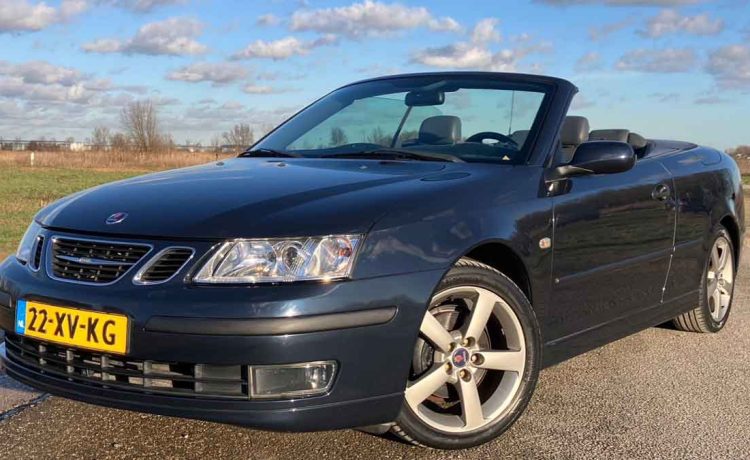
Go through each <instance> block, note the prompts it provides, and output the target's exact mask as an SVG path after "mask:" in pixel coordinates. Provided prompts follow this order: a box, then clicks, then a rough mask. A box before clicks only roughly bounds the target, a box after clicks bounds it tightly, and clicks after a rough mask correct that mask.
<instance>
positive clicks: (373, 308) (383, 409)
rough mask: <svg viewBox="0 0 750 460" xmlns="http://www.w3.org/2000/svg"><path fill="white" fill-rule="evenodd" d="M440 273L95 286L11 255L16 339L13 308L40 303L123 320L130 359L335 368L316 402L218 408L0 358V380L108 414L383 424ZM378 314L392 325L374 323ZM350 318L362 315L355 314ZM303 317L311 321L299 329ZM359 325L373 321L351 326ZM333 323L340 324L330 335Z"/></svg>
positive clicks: (8, 297) (8, 323) (276, 424)
mask: <svg viewBox="0 0 750 460" xmlns="http://www.w3.org/2000/svg"><path fill="white" fill-rule="evenodd" d="M442 275H443V272H442V270H437V271H429V272H420V273H412V274H404V275H396V276H388V277H380V278H371V279H366V280H353V281H347V282H341V283H332V284H294V285H282V286H256V287H237V286H234V287H218V286H211V287H195V286H189V285H185V284H183V283H181V282H172V283H166V284H164V285H156V286H133V285H132V283H128V282H126V281H125V280H123V281H122V282H118V283H115V284H113V285H110V286H107V287H102V286H89V285H79V284H70V283H64V282H59V281H55V280H53V279H50V278H48V277H47V276H46V274H45V273H44V270H40V271H39V272H32V271H30V270H28V269H27V268H26V267H24V266H22V265H20V264H18V263H17V262H16V261H15V259H14V258H9V259H7V260H6V261H5V262H3V263H2V264H0V327H1V328H2V329H4V330H5V331H6V333H9V334H13V329H14V328H13V326H14V324H13V323H14V318H15V304H16V302H17V301H18V300H19V299H28V300H38V301H41V302H46V303H50V304H55V305H63V306H70V307H77V308H85V309H90V310H94V311H101V312H111V313H120V314H125V315H128V316H129V318H130V322H131V331H130V338H129V343H130V347H129V351H128V354H127V358H129V359H133V360H153V361H160V362H181V363H204V364H210V365H217V366H218V365H227V366H229V365H242V366H247V365H262V364H288V363H299V362H308V361H321V360H335V361H336V363H337V365H338V372H337V375H336V376H335V380H334V382H333V386H332V387H331V390H330V392H329V393H327V394H325V395H322V396H315V397H310V398H304V399H297V400H274V401H270V400H252V399H250V398H248V400H237V399H232V400H226V399H220V398H216V399H213V398H195V397H189V396H171V395H164V394H152V393H149V392H147V391H130V390H127V389H125V390H123V389H121V388H109V387H107V386H106V385H103V384H101V385H92V384H91V383H87V382H81V381H78V380H75V379H73V380H72V381H71V379H67V378H64V376H60V375H54V374H52V373H49V372H47V373H45V372H43V370H42V369H40V368H35V367H33V366H29V365H26V363H24V362H22V361H20V360H14V359H12V358H9V357H8V356H7V353H6V355H5V356H2V357H0V359H2V360H3V362H4V363H5V366H6V368H7V372H8V374H9V375H10V376H11V377H13V378H15V379H17V380H19V381H21V382H23V383H26V384H28V385H31V386H33V387H36V388H39V389H40V390H43V391H47V392H50V393H52V394H56V395H60V396H64V397H69V398H72V399H77V400H81V401H85V402H89V403H93V404H100V405H105V406H110V407H117V408H122V409H130V410H136V411H142V412H151V413H157V414H163V415H170V416H179V417H188V418H196V419H203V420H211V421H216V422H224V423H232V424H239V425H244V426H251V427H257V428H265V429H274V430H283V431H315V430H327V429H336V428H348V427H356V426H364V425H372V424H377V423H383V422H388V421H392V420H393V419H395V417H396V416H397V414H398V411H399V410H400V407H401V403H402V400H403V391H404V385H405V382H406V379H407V376H408V372H409V366H410V364H411V358H412V357H411V350H412V349H413V346H414V342H415V340H416V337H417V333H418V330H419V324H420V322H421V320H422V316H423V314H424V309H425V307H426V305H427V303H428V302H429V299H430V296H431V294H432V291H433V289H434V287H435V286H436V285H437V283H438V282H439V280H440V278H441V277H442ZM3 299H5V303H7V304H8V305H7V307H4V306H3V305H2V303H3V302H2V300H3ZM387 311H390V312H391V314H392V318H391V319H389V320H388V319H386V320H387V322H382V321H381V320H382V319H383V318H382V312H387ZM352 312H359V313H362V312H365V315H364V316H362V315H359V316H357V315H355V316H354V317H353V316H351V313H352ZM372 312H381V313H378V314H380V318H379V319H378V318H375V319H373V318H372ZM367 314H370V318H369V319H366V317H367ZM376 316H377V314H376ZM308 317H310V318H313V319H314V321H313V322H312V323H311V322H309V321H302V322H300V319H301V318H308ZM363 318H365V319H363ZM326 319H330V321H326ZM360 320H361V321H364V323H363V324H370V325H366V326H361V325H360V326H359V327H356V326H357V324H356V321H360ZM352 321H354V322H352ZM368 321H369V323H368ZM201 322H204V323H205V325H206V327H205V328H204V329H201ZM331 323H332V324H334V325H336V326H337V327H341V328H339V329H331V327H330V324H331ZM311 324H312V325H311ZM327 324H328V327H326V325H327ZM300 327H302V329H300ZM305 327H306V328H307V329H305Z"/></svg>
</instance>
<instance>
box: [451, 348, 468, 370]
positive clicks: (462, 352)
mask: <svg viewBox="0 0 750 460" xmlns="http://www.w3.org/2000/svg"><path fill="white" fill-rule="evenodd" d="M452 360H453V365H454V366H456V367H464V366H466V361H468V360H469V351H468V350H466V348H459V349H458V350H456V351H455V352H453V357H452Z"/></svg>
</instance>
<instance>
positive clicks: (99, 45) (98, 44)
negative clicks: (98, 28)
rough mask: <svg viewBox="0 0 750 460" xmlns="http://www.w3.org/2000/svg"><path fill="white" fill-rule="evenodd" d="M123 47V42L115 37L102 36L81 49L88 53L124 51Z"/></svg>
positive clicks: (85, 44)
mask: <svg viewBox="0 0 750 460" xmlns="http://www.w3.org/2000/svg"><path fill="white" fill-rule="evenodd" d="M122 48H123V44H122V42H120V40H117V39H114V38H101V39H99V40H94V41H93V42H89V43H84V44H83V45H82V46H81V49H83V50H84V51H86V52H88V53H117V52H120V51H122Z"/></svg>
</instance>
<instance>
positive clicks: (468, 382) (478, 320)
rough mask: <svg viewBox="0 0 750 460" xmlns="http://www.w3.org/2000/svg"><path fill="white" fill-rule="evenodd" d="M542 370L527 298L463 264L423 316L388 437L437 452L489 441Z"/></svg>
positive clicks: (476, 266) (478, 266) (525, 399)
mask: <svg viewBox="0 0 750 460" xmlns="http://www.w3.org/2000/svg"><path fill="white" fill-rule="evenodd" d="M485 318H487V319H485ZM436 320H437V321H436ZM440 329H442V332H441V331H440ZM447 341H451V342H450V346H448V345H447ZM540 367H541V336H540V332H539V326H538V323H537V320H536V316H535V314H534V310H533V309H532V307H531V304H530V303H529V301H528V299H527V298H526V296H525V295H524V293H523V292H522V291H521V289H519V288H518V286H517V285H516V284H515V283H514V282H513V281H511V280H510V278H508V277H507V276H505V275H504V274H502V273H500V272H498V271H497V270H495V269H493V268H492V267H490V266H488V265H485V264H482V263H479V262H477V261H474V260H471V259H461V260H460V261H459V262H458V263H457V264H456V265H455V266H454V267H453V268H452V269H451V270H450V271H449V272H448V273H447V274H446V275H445V277H444V278H443V280H442V281H441V282H440V285H439V286H438V288H437V290H436V293H435V295H434V296H433V299H432V300H431V302H430V307H429V308H428V310H427V312H426V314H425V319H424V320H423V322H422V325H421V327H420V337H419V339H418V340H417V344H416V346H415V349H414V351H413V359H412V369H411V372H410V376H409V381H408V382H407V387H406V391H405V392H404V403H403V405H402V408H401V412H400V414H399V416H398V418H397V419H396V421H395V423H394V424H393V426H392V427H391V432H392V433H393V434H395V435H396V436H398V437H400V438H401V439H403V440H405V441H407V442H409V443H411V444H415V445H420V446H424V447H431V448H436V449H464V448H468V447H472V446H476V445H479V444H482V443H485V442H487V441H490V440H492V439H494V438H495V437H497V436H499V435H500V434H501V433H503V432H504V431H505V430H507V429H508V428H509V427H510V426H511V425H512V424H513V423H514V422H515V421H516V420H517V419H518V418H519V417H520V415H521V414H522V413H523V411H524V410H525V409H526V406H527V405H528V403H529V400H530V399H531V396H532V394H533V392H534V388H535V387H536V383H537V379H538V377H539V370H540ZM444 380H445V381H444ZM443 381H444V382H443ZM436 385H439V386H437V387H436V388H435V389H434V390H433V389H432V387H435V386H436ZM425 395H426V396H425ZM423 397H424V399H422V398H423ZM420 401H421V402H420ZM477 404H479V406H477ZM477 407H479V410H477Z"/></svg>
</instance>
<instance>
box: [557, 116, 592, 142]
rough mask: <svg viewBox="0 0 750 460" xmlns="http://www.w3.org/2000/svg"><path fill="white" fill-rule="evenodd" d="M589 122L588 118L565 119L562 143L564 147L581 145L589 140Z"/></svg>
mask: <svg viewBox="0 0 750 460" xmlns="http://www.w3.org/2000/svg"><path fill="white" fill-rule="evenodd" d="M589 129H591V128H590V126H589V120H588V119H587V118H586V117H574V116H569V117H565V122H564V123H563V127H562V131H561V132H560V141H561V142H562V145H564V146H568V145H576V146H577V145H581V144H583V143H584V142H586V141H587V140H589Z"/></svg>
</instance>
